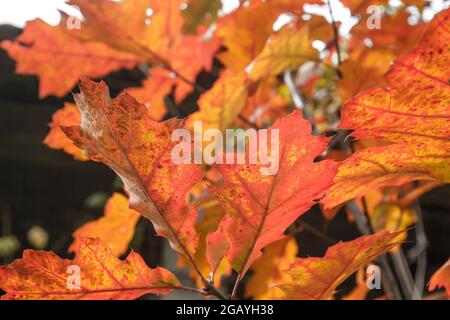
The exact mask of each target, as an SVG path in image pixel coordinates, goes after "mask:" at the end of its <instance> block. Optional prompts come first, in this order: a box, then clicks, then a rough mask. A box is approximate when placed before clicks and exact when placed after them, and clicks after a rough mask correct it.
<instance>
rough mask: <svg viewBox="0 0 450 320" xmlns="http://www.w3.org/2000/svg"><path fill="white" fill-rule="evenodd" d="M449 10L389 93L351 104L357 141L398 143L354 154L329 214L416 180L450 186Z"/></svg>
mask: <svg viewBox="0 0 450 320" xmlns="http://www.w3.org/2000/svg"><path fill="white" fill-rule="evenodd" d="M449 27H450V10H446V11H444V12H442V13H440V14H438V15H437V16H436V17H435V19H434V20H433V22H432V24H431V25H430V27H429V29H428V30H427V32H426V33H425V34H424V37H423V38H422V40H421V41H420V42H419V43H418V45H417V47H416V48H415V49H414V50H412V51H411V52H409V53H407V54H405V55H403V56H402V57H401V58H399V59H398V60H397V61H396V62H395V63H394V64H393V65H392V66H391V68H390V70H389V71H388V73H387V74H386V81H387V82H388V84H389V85H390V87H386V88H375V89H370V90H368V91H365V92H363V93H361V94H360V95H358V96H357V97H355V98H353V99H352V100H350V101H349V102H347V103H346V105H345V106H344V108H343V110H342V121H341V124H340V128H341V129H352V130H355V131H354V132H353V133H352V135H353V136H354V137H356V138H358V139H361V138H372V139H379V140H383V141H387V142H390V143H393V144H391V145H387V146H381V147H373V148H367V149H364V150H362V151H358V152H356V153H355V154H353V155H352V156H351V157H350V158H349V159H347V160H345V161H344V162H343V163H342V165H341V166H340V168H339V171H338V174H337V175H336V178H335V185H334V186H333V188H332V189H331V190H330V192H329V193H328V194H327V195H326V197H325V198H324V200H323V202H324V204H325V206H326V207H327V208H332V207H335V206H338V205H339V204H341V203H343V202H345V201H347V200H350V199H352V198H355V197H359V196H362V195H364V194H365V193H367V192H368V191H369V190H370V189H374V188H380V187H384V186H391V185H392V186H399V185H402V184H404V183H406V182H409V181H413V180H440V181H441V182H450V171H449V168H450V166H449V163H450V162H449V157H450V139H449V136H450V108H449V102H450V88H449V87H450V85H449V83H448V79H449V78H450V73H449V71H448V68H447V66H448V64H449V63H450V55H449V54H448V52H449V43H450V33H449V32H448V29H449Z"/></svg>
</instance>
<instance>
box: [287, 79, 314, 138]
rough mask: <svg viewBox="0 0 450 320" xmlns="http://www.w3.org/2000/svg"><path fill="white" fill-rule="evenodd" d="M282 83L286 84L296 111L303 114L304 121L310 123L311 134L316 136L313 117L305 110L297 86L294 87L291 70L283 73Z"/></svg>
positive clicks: (304, 102) (303, 101)
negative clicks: (298, 110)
mask: <svg viewBox="0 0 450 320" xmlns="http://www.w3.org/2000/svg"><path fill="white" fill-rule="evenodd" d="M283 78H284V83H285V84H286V87H287V88H288V90H289V94H290V95H291V98H292V101H293V102H294V105H295V107H296V108H297V109H300V110H301V111H302V114H303V118H304V119H306V120H309V121H310V122H311V127H312V129H311V131H312V134H317V128H316V124H315V121H314V116H313V115H312V114H310V113H309V112H308V110H307V108H306V100H305V98H304V97H303V95H302V94H301V93H300V91H299V90H298V88H297V86H296V85H295V81H294V78H293V76H292V71H291V70H286V71H285V72H284V77H283Z"/></svg>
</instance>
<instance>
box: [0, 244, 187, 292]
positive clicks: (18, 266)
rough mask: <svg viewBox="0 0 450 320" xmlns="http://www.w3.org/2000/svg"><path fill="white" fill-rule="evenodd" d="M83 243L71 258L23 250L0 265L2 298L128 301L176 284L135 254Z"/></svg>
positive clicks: (169, 290) (172, 287)
mask: <svg viewBox="0 0 450 320" xmlns="http://www.w3.org/2000/svg"><path fill="white" fill-rule="evenodd" d="M81 241H82V242H81V247H80V250H79V251H78V253H77V256H76V257H75V259H74V260H66V259H61V258H60V257H58V256H57V255H56V254H54V253H53V252H46V251H35V250H25V251H24V253H23V257H22V258H21V259H17V260H15V261H14V262H13V263H12V264H11V265H9V266H1V267H0V288H1V289H2V290H4V291H5V292H6V294H5V295H3V296H2V297H1V298H2V300H130V299H136V298H139V297H140V296H142V295H144V294H149V293H152V294H167V293H170V292H171V291H172V290H173V289H174V288H177V287H179V282H178V280H177V279H176V278H175V276H174V275H173V274H172V273H170V272H169V271H167V270H166V269H163V268H156V269H150V268H149V267H148V266H147V265H146V264H145V262H144V260H143V259H142V257H141V256H140V255H139V254H138V253H135V252H131V253H130V255H129V256H128V257H127V258H126V260H125V261H121V260H119V259H118V258H117V257H116V256H115V255H114V254H113V253H112V252H111V251H110V250H109V249H108V247H107V246H105V245H103V244H102V243H101V241H100V240H98V239H89V238H85V239H83V240H81ZM77 276H79V280H80V281H79V282H77V279H76V278H77ZM72 280H73V281H72Z"/></svg>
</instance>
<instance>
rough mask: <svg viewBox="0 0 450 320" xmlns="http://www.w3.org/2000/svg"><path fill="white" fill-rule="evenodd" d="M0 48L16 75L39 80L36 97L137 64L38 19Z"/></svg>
mask: <svg viewBox="0 0 450 320" xmlns="http://www.w3.org/2000/svg"><path fill="white" fill-rule="evenodd" d="M1 47H2V48H3V49H5V50H6V51H7V52H8V54H9V56H10V57H11V58H13V59H14V60H15V61H16V72H17V73H19V74H29V75H36V76H38V77H39V80H40V84H39V97H40V98H43V97H46V96H48V95H55V96H57V97H63V96H64V95H66V94H67V92H69V91H70V90H71V89H72V88H73V87H74V86H75V84H76V82H77V80H78V78H79V77H80V76H89V77H93V78H97V77H102V76H104V75H107V74H108V73H110V72H112V71H117V70H119V69H122V68H127V69H131V68H133V67H134V66H136V65H137V64H139V63H140V61H141V59H140V58H137V57H136V56H134V55H132V54H128V53H123V52H119V51H117V50H114V49H111V48H110V47H108V46H107V45H105V44H103V43H101V42H99V41H91V42H81V41H80V40H78V39H77V38H76V37H74V36H73V35H71V34H69V33H68V32H67V28H66V26H65V25H64V24H61V25H58V26H56V27H52V26H49V25H47V24H46V23H45V22H43V21H42V20H34V21H31V22H28V23H27V25H26V26H25V29H24V31H23V33H22V34H21V35H20V36H19V37H18V38H17V39H16V40H15V41H9V40H5V41H3V42H2V43H1Z"/></svg>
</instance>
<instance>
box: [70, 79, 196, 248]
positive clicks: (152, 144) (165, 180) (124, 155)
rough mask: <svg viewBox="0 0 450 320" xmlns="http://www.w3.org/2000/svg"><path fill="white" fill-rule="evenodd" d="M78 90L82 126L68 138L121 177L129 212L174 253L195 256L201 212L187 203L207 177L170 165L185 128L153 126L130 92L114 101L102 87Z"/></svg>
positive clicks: (165, 124) (189, 168) (83, 85)
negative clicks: (174, 134)
mask: <svg viewBox="0 0 450 320" xmlns="http://www.w3.org/2000/svg"><path fill="white" fill-rule="evenodd" d="M79 86H80V89H81V93H80V94H77V95H75V102H76V104H77V106H78V108H79V110H80V113H81V115H82V122H81V125H80V126H79V127H68V128H63V130H64V132H65V133H66V134H67V136H68V137H69V138H71V139H72V140H73V141H74V142H75V144H76V145H78V146H79V147H80V148H82V149H83V150H85V151H86V152H87V154H88V156H89V158H90V159H91V160H94V161H98V162H103V163H104V164H106V165H108V166H109V167H110V168H111V169H113V170H114V171H115V172H116V173H117V174H118V175H119V176H120V178H121V179H122V181H123V182H124V184H125V188H126V190H127V192H128V193H129V195H130V207H131V208H132V209H134V210H136V211H139V212H140V213H141V214H142V215H143V216H145V217H146V218H148V219H150V220H151V221H152V222H153V225H154V226H155V229H156V231H157V234H158V235H160V236H163V237H165V238H167V239H168V240H169V242H170V244H171V246H172V248H174V250H176V251H178V252H180V253H183V254H186V255H187V256H192V255H193V253H194V252H195V250H196V248H197V243H198V235H197V233H196V231H195V222H196V218H197V212H196V208H195V207H194V206H192V205H190V204H189V203H188V202H187V199H186V197H187V193H188V191H189V190H190V189H191V188H192V187H193V185H195V184H196V183H197V182H199V181H200V180H201V179H202V177H203V174H202V172H201V169H200V167H199V166H197V165H194V164H179V165H177V164H175V163H174V162H173V161H172V159H171V151H172V148H173V147H174V146H175V145H176V144H177V142H174V141H172V140H171V134H172V131H173V130H175V129H177V128H179V127H181V126H182V122H181V121H177V120H172V121H167V122H163V123H157V122H155V121H153V120H152V119H151V118H150V117H149V115H148V113H147V109H146V107H145V106H144V105H142V104H140V103H138V102H137V101H136V100H135V99H134V98H133V97H131V96H130V95H128V94H127V93H126V92H124V93H122V94H120V95H119V96H118V97H117V98H115V99H111V98H110V96H109V92H108V89H107V87H106V85H105V84H104V83H103V82H101V83H95V82H92V81H90V80H88V79H82V80H81V81H80V84H79Z"/></svg>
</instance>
